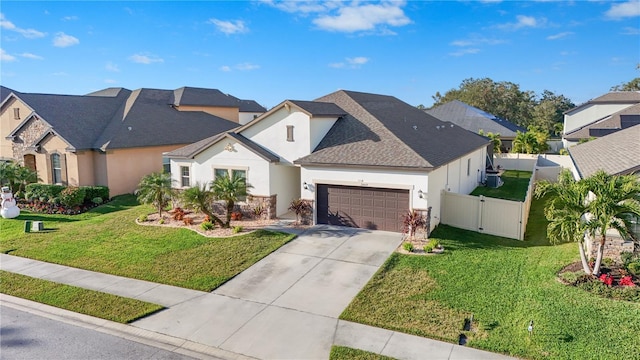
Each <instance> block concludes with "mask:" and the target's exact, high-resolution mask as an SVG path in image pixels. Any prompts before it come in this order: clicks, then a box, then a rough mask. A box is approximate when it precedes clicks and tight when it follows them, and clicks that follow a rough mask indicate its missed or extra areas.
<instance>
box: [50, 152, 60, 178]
mask: <svg viewBox="0 0 640 360" xmlns="http://www.w3.org/2000/svg"><path fill="white" fill-rule="evenodd" d="M51 171H52V173H51V174H52V175H53V177H52V180H53V183H54V184H62V165H61V163H60V154H51Z"/></svg>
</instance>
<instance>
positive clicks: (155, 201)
mask: <svg viewBox="0 0 640 360" xmlns="http://www.w3.org/2000/svg"><path fill="white" fill-rule="evenodd" d="M173 182H174V181H173V180H172V179H171V174H169V173H166V172H155V173H151V174H149V175H145V176H144V177H143V178H142V179H141V180H140V183H139V184H138V189H136V191H135V194H136V195H137V197H138V201H139V202H141V203H143V204H150V205H154V206H155V207H156V208H157V209H158V214H159V215H160V216H161V217H162V209H164V208H165V207H167V205H169V203H170V202H171V199H172V198H173V196H174V190H173V188H172V185H173Z"/></svg>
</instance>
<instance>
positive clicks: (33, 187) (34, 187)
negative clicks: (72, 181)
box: [25, 183, 66, 201]
mask: <svg viewBox="0 0 640 360" xmlns="http://www.w3.org/2000/svg"><path fill="white" fill-rule="evenodd" d="M65 188H66V186H62V185H51V184H37V183H33V184H28V185H27V186H26V187H25V192H26V193H30V194H31V196H29V197H31V198H35V199H39V198H41V197H46V199H49V198H53V197H59V196H60V193H61V192H62V190H64V189H65ZM45 201H46V200H45Z"/></svg>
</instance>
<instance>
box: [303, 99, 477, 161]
mask: <svg viewBox="0 0 640 360" xmlns="http://www.w3.org/2000/svg"><path fill="white" fill-rule="evenodd" d="M316 101H320V102H332V103H334V104H336V105H338V106H339V107H340V108H341V109H344V110H345V111H346V112H347V113H348V114H347V115H345V116H342V117H341V118H339V119H338V120H337V121H336V123H335V124H334V125H333V127H332V128H331V129H330V130H329V132H328V133H327V135H326V136H325V137H324V138H323V139H322V140H321V141H320V144H319V145H318V146H317V147H316V149H315V150H314V151H313V152H312V153H311V154H310V155H308V156H305V157H302V158H300V159H298V160H296V161H295V163H296V164H302V165H333V166H336V165H337V166H356V167H361V166H364V167H368V166H376V167H391V168H425V169H430V168H436V167H439V166H442V165H445V164H447V163H448V162H450V161H452V160H455V159H457V158H460V157H462V156H464V155H466V154H469V153H471V152H473V151H475V150H477V149H479V148H482V147H486V146H487V144H488V143H489V140H488V139H486V138H484V137H482V136H480V135H477V134H473V133H471V132H469V131H467V130H465V129H463V128H461V127H459V126H457V125H454V124H452V123H447V122H443V121H440V120H438V119H436V118H435V117H433V116H431V115H429V114H427V113H425V112H424V111H422V110H419V109H418V108H416V107H414V106H411V105H409V104H407V103H405V102H403V101H400V100H398V99H397V98H395V97H392V96H386V95H377V94H368V93H361V92H355V91H344V90H340V91H337V92H334V93H332V94H329V95H326V96H323V97H321V98H319V99H317V100H316Z"/></svg>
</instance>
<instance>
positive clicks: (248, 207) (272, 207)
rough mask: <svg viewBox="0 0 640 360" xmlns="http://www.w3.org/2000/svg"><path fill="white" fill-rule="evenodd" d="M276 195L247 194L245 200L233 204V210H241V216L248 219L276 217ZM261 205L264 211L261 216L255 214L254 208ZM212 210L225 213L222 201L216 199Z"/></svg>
mask: <svg viewBox="0 0 640 360" xmlns="http://www.w3.org/2000/svg"><path fill="white" fill-rule="evenodd" d="M276 204H277V195H271V196H259V195H249V196H247V200H246V201H244V202H243V203H240V204H235V206H234V209H233V211H240V212H242V216H243V217H244V218H248V219H275V218H276ZM258 206H261V207H262V208H263V209H264V212H263V214H262V215H261V216H256V214H255V211H254V209H255V208H257V207H258ZM213 210H214V211H215V212H216V213H217V214H223V215H226V213H227V209H226V207H225V202H224V201H216V202H215V203H214V204H213Z"/></svg>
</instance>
